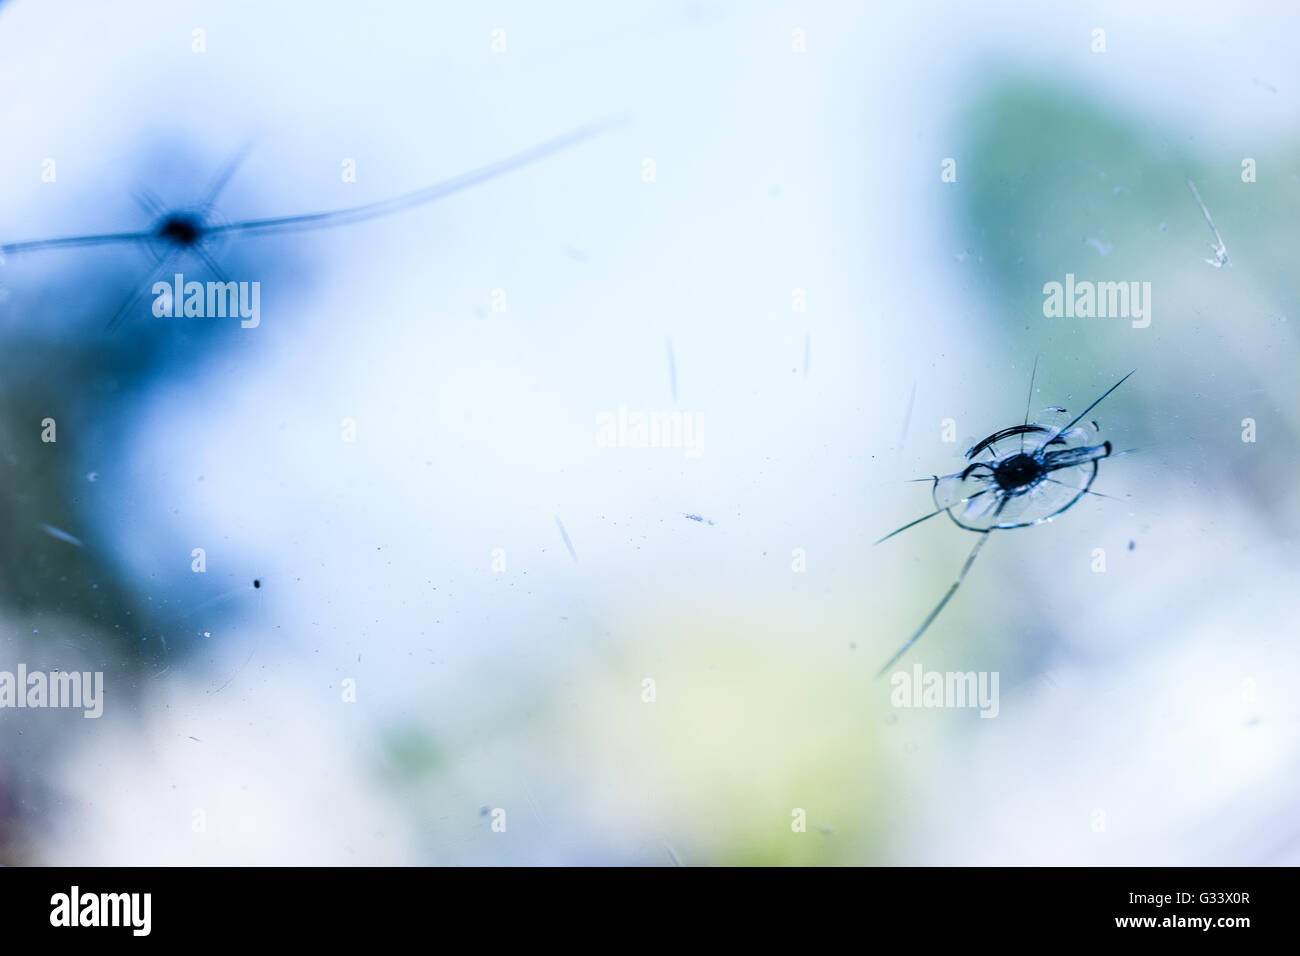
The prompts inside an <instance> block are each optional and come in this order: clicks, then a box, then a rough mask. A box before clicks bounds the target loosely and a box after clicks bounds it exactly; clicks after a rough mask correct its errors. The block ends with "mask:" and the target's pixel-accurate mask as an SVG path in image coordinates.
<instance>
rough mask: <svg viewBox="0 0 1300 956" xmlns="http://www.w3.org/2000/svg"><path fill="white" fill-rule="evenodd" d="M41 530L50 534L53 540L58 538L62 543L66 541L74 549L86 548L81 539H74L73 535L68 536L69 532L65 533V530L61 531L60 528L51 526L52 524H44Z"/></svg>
mask: <svg viewBox="0 0 1300 956" xmlns="http://www.w3.org/2000/svg"><path fill="white" fill-rule="evenodd" d="M41 530H42V531H44V532H45V533H46V534H48V535H49V536H50V537H51V538H57V539H58V540H60V541H66V542H67V543H68V544H70V545H72V546H73V547H74V548H84V547H85V545H84V544H82V543H81V539H80V538H77V537H74V536H73V535H70V534H68V532H66V531H63V530H61V529H59V528H56V527H54V525H51V524H43V525H41Z"/></svg>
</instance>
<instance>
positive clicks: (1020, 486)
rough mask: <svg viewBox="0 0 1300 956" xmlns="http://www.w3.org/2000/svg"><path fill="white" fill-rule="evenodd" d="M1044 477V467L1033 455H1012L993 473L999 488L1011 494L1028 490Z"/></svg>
mask: <svg viewBox="0 0 1300 956" xmlns="http://www.w3.org/2000/svg"><path fill="white" fill-rule="evenodd" d="M1042 476H1043V466H1042V465H1040V464H1039V463H1038V461H1037V459H1035V458H1034V457H1033V456H1031V455H1012V456H1011V457H1010V458H1008V459H1007V460H1006V461H1003V462H1001V463H1000V464H999V465H998V466H997V468H996V469H994V471H993V477H994V479H995V480H996V481H997V483H998V487H999V488H1001V489H1002V490H1003V491H1010V492H1018V491H1023V490H1026V489H1028V488H1029V487H1030V486H1032V485H1034V484H1036V483H1037V482H1038V479H1040V478H1041V477H1042Z"/></svg>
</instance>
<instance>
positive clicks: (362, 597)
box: [0, 0, 1300, 866]
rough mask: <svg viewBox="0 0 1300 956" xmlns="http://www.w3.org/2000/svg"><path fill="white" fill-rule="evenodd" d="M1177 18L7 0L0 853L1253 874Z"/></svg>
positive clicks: (1206, 186) (1263, 73)
mask: <svg viewBox="0 0 1300 956" xmlns="http://www.w3.org/2000/svg"><path fill="white" fill-rule="evenodd" d="M1134 6H1140V9H1133V7H1134ZM1201 6H1202V7H1203V8H1202V9H1200V10H1197V9H1195V8H1194V7H1189V5H1185V4H1174V3H1154V4H1142V5H1129V4H1118V3H1117V4H1102V5H1098V6H1095V7H1092V8H1089V9H1088V10H1086V11H1083V10H1080V9H1078V8H1076V7H1073V6H1070V5H1054V4H1053V5H1033V6H1032V7H1031V6H1028V5H1023V6H1015V7H1012V6H1003V5H993V6H989V5H981V6H978V7H970V8H965V7H962V6H959V5H956V4H942V5H921V6H920V7H917V6H916V5H912V4H906V5H886V4H865V3H850V2H830V3H823V4H815V5H808V4H796V3H789V2H773V3H742V2H724V0H701V2H689V3H687V2H683V3H651V2H640V0H636V2H630V3H620V4H613V5H611V4H596V3H588V2H574V3H570V4H563V5H552V4H546V5H538V4H530V3H523V2H503V3H497V4H493V5H491V8H490V9H483V8H480V7H479V6H478V5H471V4H466V5H461V6H457V5H444V4H423V3H415V2H410V3H395V4H388V5H374V6H370V5H357V4H343V3H335V2H323V3H312V4H305V3H303V4H298V3H284V4H227V3H221V4H218V3H192V4H191V3H187V4H177V3H174V2H170V0H167V2H164V0H142V2H135V3H131V4H122V5H108V4H103V3H99V2H93V0H73V2H69V3H63V4H50V3H41V2H34V0H8V2H3V3H0V90H3V91H4V92H3V94H2V95H0V123H2V124H3V130H4V135H3V140H2V142H3V145H2V146H0V184H3V196H4V202H3V203H2V204H0V248H3V250H4V255H3V262H2V263H0V336H2V337H3V344H4V348H3V349H0V443H2V451H0V521H2V522H3V523H2V524H0V529H2V530H3V540H2V542H0V561H2V562H3V567H2V568H0V704H3V705H5V706H0V863H4V864H119V863H121V864H155V863H156V864H189V863H213V864H259V863H331V864H335V863H341V864H353V863H355V864H395V863H458V864H464V863H478V864H521V863H525V864H526V863H635V864H649V865H664V866H672V865H688V866H689V865H701V864H733V863H777V864H803V863H818V864H846V863H893V864H898V863H906V864H952V863H994V864H1003V863H1048V864H1092V863H1114V864H1167V863H1180V864H1181V863H1188V864H1191V863H1199V864H1205V863H1209V864H1277V863H1296V862H1300V856H1298V855H1297V854H1300V849H1298V848H1300V841H1297V840H1296V839H1295V836H1296V821H1295V815H1294V808H1295V800H1296V796H1297V784H1300V737H1298V735H1297V731H1296V728H1297V716H1298V714H1297V707H1298V706H1300V705H1298V704H1297V702H1296V695H1295V694H1294V692H1293V688H1294V687H1295V686H1296V684H1297V682H1298V680H1300V654H1298V652H1297V650H1296V641H1295V623H1294V622H1295V621H1296V619H1297V617H1298V616H1300V604H1298V601H1300V599H1298V597H1297V590H1296V588H1295V587H1294V582H1295V569H1296V567H1297V558H1298V557H1300V555H1298V554H1297V535H1298V533H1300V510H1298V504H1297V496H1296V495H1295V493H1294V492H1295V475H1296V466H1297V453H1298V451H1300V385H1298V384H1297V382H1298V378H1297V376H1296V374H1295V372H1296V361H1297V360H1296V356H1297V341H1296V325H1297V314H1298V313H1300V301H1298V299H1297V293H1298V289H1297V279H1296V275H1297V272H1296V268H1295V265H1296V243H1295V224H1296V222H1297V220H1298V219H1300V165H1298V164H1297V158H1296V157H1297V155H1298V154H1297V149H1296V147H1297V137H1298V136H1300V130H1298V129H1297V117H1298V116H1300V88H1298V87H1297V85H1296V72H1295V65H1294V43H1293V38H1294V37H1295V36H1296V29H1297V27H1300V22H1297V21H1298V16H1297V13H1296V11H1295V9H1294V7H1292V6H1291V5H1289V4H1284V3H1281V2H1279V3H1276V4H1262V5H1258V6H1257V7H1255V8H1253V14H1252V15H1251V16H1233V17H1228V16H1225V15H1224V12H1223V9H1222V8H1221V7H1218V6H1212V5H1209V4H1205V5H1201ZM304 217H308V218H304ZM106 237H107V238H106ZM65 239H66V240H75V241H69V242H64V243H61V244H50V243H48V242H47V240H65ZM189 283H197V284H198V286H196V287H195V288H197V289H198V292H197V293H195V291H194V289H192V288H189V287H188V284H189ZM214 286H215V289H214ZM1130 372H1132V373H1133V374H1132V376H1131V378H1129V379H1127V381H1125V382H1124V384H1123V386H1122V387H1120V388H1118V389H1116V390H1115V391H1114V392H1113V393H1112V394H1110V395H1109V396H1108V397H1107V398H1106V399H1105V401H1104V402H1103V403H1102V404H1100V405H1099V406H1097V407H1096V408H1095V409H1093V410H1092V411H1090V412H1089V413H1088V414H1087V416H1086V417H1085V418H1084V419H1082V420H1080V421H1077V422H1071V419H1072V418H1074V417H1075V416H1076V415H1078V414H1079V413H1080V412H1082V411H1084V410H1085V408H1087V407H1088V405H1089V403H1090V402H1093V401H1094V399H1096V398H1097V397H1098V396H1100V395H1102V394H1103V393H1104V392H1106V390H1107V389H1108V388H1110V387H1111V386H1113V385H1115V383H1117V382H1118V381H1119V380H1120V379H1122V378H1123V377H1124V376H1125V375H1127V374H1128V373H1130ZM1031 379H1032V383H1033V384H1032V385H1031V384H1030V383H1031ZM1027 392H1028V394H1027ZM1027 398H1028V402H1027V401H1026V399H1027ZM1043 409H1048V410H1049V411H1048V412H1047V413H1046V414H1047V417H1045V418H1042V417H1039V413H1040V411H1041V410H1043ZM1059 409H1065V410H1068V411H1067V412H1065V413H1060V412H1058V411H1054V410H1059ZM1094 421H1095V422H1096V426H1094V425H1093V422H1094ZM1027 425H1037V426H1038V427H1039V428H1041V429H1043V430H1042V431H1034V432H1029V433H1025V432H1021V433H1015V434H1012V435H1008V436H1004V437H1003V438H1000V439H998V440H997V441H996V442H994V443H992V444H991V445H989V446H987V447H986V448H984V449H983V450H982V451H980V452H979V453H978V455H977V456H976V457H975V458H967V457H966V453H967V452H968V451H970V450H972V448H974V447H975V446H977V445H978V444H979V443H980V442H981V441H982V440H983V439H985V438H988V437H990V436H995V435H997V434H998V433H999V432H1000V431H1002V430H1004V429H1007V428H1010V427H1015V426H1022V427H1023V426H1027ZM1058 429H1060V431H1059V432H1058ZM1053 433H1056V434H1053ZM1042 440H1049V441H1055V444H1047V445H1044V446H1042V447H1041V448H1040V446H1039V445H1038V444H1036V442H1038V441H1042ZM1104 443H1109V445H1105V444H1104ZM1023 447H1028V448H1029V449H1030V451H1031V452H1033V451H1035V450H1039V451H1041V452H1042V454H1043V455H1050V454H1064V453H1070V454H1075V455H1076V456H1077V459H1069V460H1065V459H1056V463H1057V464H1058V465H1060V466H1061V467H1060V468H1059V469H1058V470H1056V471H1052V472H1050V473H1048V472H1046V471H1044V472H1043V474H1042V475H1040V474H1039V473H1038V472H1037V471H1035V468H1036V467H1039V466H1035V465H1033V464H1032V463H1026V462H1017V463H1014V464H1011V465H1006V467H1005V468H1004V469H1003V470H1002V471H1001V472H1000V473H999V472H998V471H997V468H996V467H994V465H993V464H992V463H994V462H1002V463H1005V462H1007V461H1008V460H1009V459H1010V458H1011V457H1014V456H1015V455H1019V454H1021V453H1022V448H1023ZM1103 450H1104V451H1105V452H1106V453H1105V454H1102V452H1103ZM975 462H984V463H985V465H984V466H983V467H980V468H978V469H977V470H976V472H975V473H974V474H973V475H968V476H967V477H966V478H964V479H957V480H955V481H948V482H946V483H944V482H941V483H940V485H941V487H940V486H936V484H935V478H939V479H945V478H946V477H947V476H954V475H958V476H959V475H961V473H962V472H963V470H964V469H967V468H968V467H971V466H972V464H973V463H975ZM1039 465H1041V462H1039ZM998 474H1000V476H1001V477H1000V478H999V477H998ZM1040 478H1042V480H1039V479H1040ZM1047 478H1050V479H1051V480H1050V481H1049V480H1046V479H1047ZM917 479H922V480H921V481H917ZM972 482H976V483H982V485H983V486H984V487H988V488H993V489H995V491H990V492H989V493H988V494H986V495H985V496H984V497H974V496H975V495H976V494H977V493H978V491H979V490H980V489H979V488H972V487H970V485H971V483H972ZM995 492H996V493H995ZM1012 492H1016V493H1015V494H1012ZM1020 492H1023V494H1022V493H1020ZM1002 498H1005V499H1006V500H1005V501H1001V499H1002ZM999 501H1001V510H1000V511H998V503H999ZM985 502H992V503H993V508H992V509H989V508H986V507H985V505H984V503H985ZM995 511H998V513H997V514H995V513H994V512H995ZM931 512H934V515H933V517H931V518H929V520H924V521H922V522H920V523H918V524H916V525H914V526H912V527H910V528H908V529H907V530H906V531H905V532H903V533H901V534H898V535H896V536H893V537H889V539H888V540H885V541H880V539H881V538H882V536H888V535H889V533H890V532H891V531H893V530H894V529H897V528H900V527H902V526H904V525H906V524H908V523H909V522H913V521H914V520H915V519H918V518H921V517H922V516H924V515H927V514H929V513H931ZM948 515H951V517H952V518H953V519H956V518H964V520H963V521H962V522H961V524H962V525H964V526H960V525H959V524H958V523H956V522H955V520H950V517H949V516H948ZM1048 518H1050V519H1051V520H1047V519H1048ZM877 541H880V543H878V544H877V543H876V542H877ZM976 555H978V561H973V562H972V561H971V558H973V557H974V556H976ZM963 562H965V564H963ZM955 578H956V580H955ZM957 581H959V582H960V587H959V588H957V587H956V583H957ZM945 589H948V590H947V591H945ZM936 603H939V607H938V608H936ZM936 612H938V613H936ZM928 614H929V615H932V617H931V618H930V619H927V617H926V616H927V615H928ZM918 625H921V626H922V628H923V629H924V633H923V634H919V638H918V639H916V640H915V641H914V642H912V643H910V644H909V645H908V646H906V647H905V648H904V650H905V651H906V653H902V654H901V656H899V657H898V658H897V662H896V663H894V662H891V663H890V664H888V665H886V667H885V669H884V671H883V672H882V670H881V665H882V664H885V663H886V662H887V661H890V660H891V655H895V654H896V653H898V652H899V648H900V646H902V645H903V644H904V642H906V641H908V640H909V636H911V635H914V634H918V630H917V628H918ZM50 674H54V675H56V676H55V678H54V679H53V680H50V679H49V678H48V676H43V677H41V678H39V680H37V681H36V683H35V684H33V683H32V682H31V681H32V679H33V675H50ZM60 674H62V675H73V674H75V675H77V676H78V678H80V679H84V680H80V681H79V686H77V687H75V688H74V687H73V686H72V685H71V683H70V681H71V678H70V677H67V678H64V679H60V678H59V677H58V675H60ZM878 674H879V676H877V675H878ZM5 675H9V679H8V685H7V686H8V687H9V691H8V694H9V696H6V690H5V688H6V677H5ZM20 675H21V679H20ZM930 675H938V680H939V681H940V683H941V684H943V685H944V687H943V690H944V692H943V693H939V694H938V695H937V696H936V697H934V698H933V699H931V698H930V696H929V695H928V694H927V693H926V691H925V687H926V682H927V678H928V677H929V676H930ZM954 675H955V676H956V677H957V678H958V679H959V680H964V678H965V677H966V676H967V675H969V677H970V678H971V683H970V685H969V687H970V688H971V694H972V695H973V696H971V697H970V699H965V700H954V699H953V697H952V695H951V694H950V693H947V691H948V690H950V689H951V685H952V678H953V677H954ZM82 685H84V686H82ZM38 686H43V690H42V691H41V693H39V694H36V693H35V692H34V690H33V688H35V687H38ZM20 690H21V693H20ZM74 691H75V692H76V701H75V704H76V705H75V706H73V705H72V704H71V703H70V702H73V694H74ZM20 697H21V699H22V703H23V706H19V705H18V704H19V698H20ZM57 702H62V704H64V706H51V704H53V703H57ZM29 704H30V705H31V706H28V705H29Z"/></svg>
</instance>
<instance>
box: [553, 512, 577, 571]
mask: <svg viewBox="0 0 1300 956" xmlns="http://www.w3.org/2000/svg"><path fill="white" fill-rule="evenodd" d="M555 526H556V527H557V528H559V529H560V537H561V538H563V539H564V546H565V547H566V548H568V549H569V557H571V558H573V560H574V561H577V560H578V552H577V551H574V550H573V542H572V541H570V540H569V532H567V531H565V530H564V522H563V521H561V520H560V516H559V515H556V516H555Z"/></svg>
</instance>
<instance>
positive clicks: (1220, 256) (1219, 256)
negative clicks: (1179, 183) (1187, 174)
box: [1187, 179, 1231, 269]
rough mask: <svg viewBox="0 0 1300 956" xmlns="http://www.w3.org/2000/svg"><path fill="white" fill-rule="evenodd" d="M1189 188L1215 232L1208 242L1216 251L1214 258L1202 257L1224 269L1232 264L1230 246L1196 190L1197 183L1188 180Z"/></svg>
mask: <svg viewBox="0 0 1300 956" xmlns="http://www.w3.org/2000/svg"><path fill="white" fill-rule="evenodd" d="M1187 188H1188V189H1190V190H1191V191H1192V195H1193V196H1195V197H1196V204H1197V205H1198V206H1200V207H1201V214H1202V215H1203V216H1205V221H1206V222H1207V223H1209V225H1210V232H1212V233H1214V242H1208V243H1207V245H1209V247H1210V248H1211V249H1212V250H1213V251H1214V258H1213V259H1202V260H1201V261H1202V262H1204V263H1205V264H1206V265H1211V266H1214V268H1216V269H1222V268H1223V267H1224V266H1226V265H1231V263H1230V262H1229V261H1228V247H1227V246H1226V245H1224V244H1223V237H1222V236H1221V235H1219V230H1218V227H1217V226H1215V225H1214V219H1213V217H1212V216H1211V215H1210V210H1208V209H1206V208H1205V203H1204V202H1202V201H1201V194H1200V193H1199V192H1197V191H1196V183H1194V182H1192V181H1191V180H1190V179H1189V180H1187Z"/></svg>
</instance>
